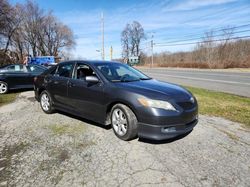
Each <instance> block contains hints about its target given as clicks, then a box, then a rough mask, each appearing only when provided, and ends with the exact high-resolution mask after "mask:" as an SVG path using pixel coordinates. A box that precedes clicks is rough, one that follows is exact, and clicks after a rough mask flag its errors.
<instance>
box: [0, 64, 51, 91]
mask: <svg viewBox="0 0 250 187" xmlns="http://www.w3.org/2000/svg"><path fill="white" fill-rule="evenodd" d="M45 70H47V68H46V67H44V66H40V65H35V64H30V65H23V64H10V65H5V66H2V67H0V94H4V93H7V92H8V91H9V90H12V89H23V88H33V82H34V77H36V76H37V75H40V74H41V73H43V72H44V71H45Z"/></svg>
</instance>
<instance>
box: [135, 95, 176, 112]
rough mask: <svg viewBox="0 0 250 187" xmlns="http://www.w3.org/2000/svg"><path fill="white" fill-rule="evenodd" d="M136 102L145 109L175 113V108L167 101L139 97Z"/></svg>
mask: <svg viewBox="0 0 250 187" xmlns="http://www.w3.org/2000/svg"><path fill="white" fill-rule="evenodd" d="M137 100H138V101H139V103H140V104H141V105H143V106H145V107H152V108H160V109H164V110H174V111H176V109H175V107H174V106H173V105H172V104H171V103H169V102H167V101H161V100H154V99H148V98H143V97H140V98H138V99H137Z"/></svg>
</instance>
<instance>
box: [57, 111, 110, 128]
mask: <svg viewBox="0 0 250 187" xmlns="http://www.w3.org/2000/svg"><path fill="white" fill-rule="evenodd" d="M56 113H58V114H62V115H65V116H68V117H70V118H74V119H77V120H80V121H82V122H84V123H88V124H90V125H94V126H96V127H101V128H103V129H106V130H109V129H111V125H103V124H100V123H97V122H95V121H92V120H89V119H86V118H83V117H79V116H76V115H73V114H69V113H66V112H63V111H58V110H57V111H56Z"/></svg>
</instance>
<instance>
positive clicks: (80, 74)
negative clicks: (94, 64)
mask: <svg viewBox="0 0 250 187" xmlns="http://www.w3.org/2000/svg"><path fill="white" fill-rule="evenodd" d="M86 76H96V74H95V72H94V71H93V69H92V68H91V67H89V66H88V65H86V64H77V66H76V71H75V75H74V78H75V79H80V80H85V77H86Z"/></svg>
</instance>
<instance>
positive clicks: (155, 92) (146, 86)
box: [115, 79, 192, 100]
mask: <svg viewBox="0 0 250 187" xmlns="http://www.w3.org/2000/svg"><path fill="white" fill-rule="evenodd" d="M115 84H117V86H118V87H119V88H122V89H123V90H127V91H133V92H135V93H138V94H141V95H144V96H146V97H149V98H155V99H164V100H165V99H178V100H189V99H190V97H191V96H192V94H191V93H190V92H189V91H187V90H186V89H184V88H182V87H181V86H178V85H176V84H171V83H167V82H161V81H157V80H154V79H150V80H141V81H133V82H119V83H115Z"/></svg>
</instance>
